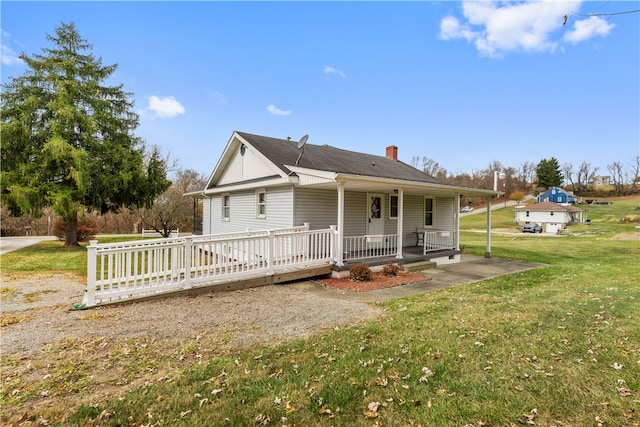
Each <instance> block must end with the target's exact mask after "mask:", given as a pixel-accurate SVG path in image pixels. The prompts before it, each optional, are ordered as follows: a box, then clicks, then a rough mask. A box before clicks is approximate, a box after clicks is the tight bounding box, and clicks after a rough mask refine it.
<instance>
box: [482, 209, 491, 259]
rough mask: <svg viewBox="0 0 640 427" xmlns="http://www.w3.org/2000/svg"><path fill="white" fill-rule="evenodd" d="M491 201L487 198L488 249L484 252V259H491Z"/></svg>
mask: <svg viewBox="0 0 640 427" xmlns="http://www.w3.org/2000/svg"><path fill="white" fill-rule="evenodd" d="M491 199H492V197H487V247H486V248H485V250H484V257H485V258H491Z"/></svg>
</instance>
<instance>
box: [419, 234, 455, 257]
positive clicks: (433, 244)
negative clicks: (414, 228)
mask: <svg viewBox="0 0 640 427" xmlns="http://www.w3.org/2000/svg"><path fill="white" fill-rule="evenodd" d="M455 239H456V233H455V232H454V231H453V230H425V232H424V250H423V254H424V255H426V254H427V252H434V251H442V250H448V249H455V248H456V241H455Z"/></svg>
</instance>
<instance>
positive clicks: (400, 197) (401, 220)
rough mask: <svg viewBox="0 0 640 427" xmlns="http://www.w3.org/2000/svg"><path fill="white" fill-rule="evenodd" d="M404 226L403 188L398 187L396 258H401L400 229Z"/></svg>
mask: <svg viewBox="0 0 640 427" xmlns="http://www.w3.org/2000/svg"><path fill="white" fill-rule="evenodd" d="M403 228H404V189H403V188H402V187H401V188H398V229H397V231H396V233H398V248H397V254H396V259H402V246H403V245H402V229H403Z"/></svg>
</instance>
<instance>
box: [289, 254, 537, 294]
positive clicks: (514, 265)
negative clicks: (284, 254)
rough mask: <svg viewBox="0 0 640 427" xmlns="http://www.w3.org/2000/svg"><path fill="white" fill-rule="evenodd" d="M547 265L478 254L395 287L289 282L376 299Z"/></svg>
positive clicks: (308, 288) (312, 289) (319, 290)
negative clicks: (355, 287)
mask: <svg viewBox="0 0 640 427" xmlns="http://www.w3.org/2000/svg"><path fill="white" fill-rule="evenodd" d="M544 266H546V264H538V263H530V262H521V261H511V260H505V259H499V258H483V257H479V256H474V255H462V262H460V263H458V264H447V265H441V266H439V267H438V268H433V269H430V270H425V274H426V275H427V276H429V277H430V279H429V280H424V281H421V282H415V283H410V284H408V285H401V286H396V287H393V288H386V289H378V290H374V291H368V292H343V291H338V290H335V289H331V288H328V287H325V286H323V285H321V284H319V283H315V282H312V281H305V282H300V283H296V284H292V285H288V286H293V287H295V288H297V289H304V290H305V291H307V292H309V293H313V294H316V295H318V296H322V297H324V298H335V299H338V300H342V301H356V302H374V301H385V300H390V299H394V298H402V297H406V296H410V295H416V294H423V293H427V292H431V291H435V290H437V289H444V288H449V287H452V286H457V285H463V284H467V283H473V282H479V281H481V280H486V279H491V278H493V277H498V276H504V275H506V274H511V273H516V272H519V271H526V270H531V269H533V268H538V267H544Z"/></svg>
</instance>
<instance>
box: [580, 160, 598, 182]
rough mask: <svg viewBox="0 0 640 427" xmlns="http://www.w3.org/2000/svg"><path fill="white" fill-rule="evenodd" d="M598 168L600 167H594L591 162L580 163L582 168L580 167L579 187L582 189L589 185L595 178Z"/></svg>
mask: <svg viewBox="0 0 640 427" xmlns="http://www.w3.org/2000/svg"><path fill="white" fill-rule="evenodd" d="M598 169H599V168H598V167H593V168H592V166H591V163H589V162H582V164H580V169H578V174H577V178H578V188H579V189H582V188H584V187H586V186H587V185H589V183H591V182H592V181H593V179H594V178H595V176H596V173H597V172H598Z"/></svg>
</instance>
